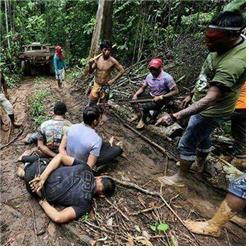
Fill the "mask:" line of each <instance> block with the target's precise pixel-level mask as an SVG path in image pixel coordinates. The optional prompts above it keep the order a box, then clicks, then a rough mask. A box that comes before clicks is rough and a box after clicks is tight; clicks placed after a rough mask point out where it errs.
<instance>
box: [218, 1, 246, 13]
mask: <svg viewBox="0 0 249 249" xmlns="http://www.w3.org/2000/svg"><path fill="white" fill-rule="evenodd" d="M245 5H246V0H232V1H231V2H230V3H229V4H227V5H226V6H225V7H224V9H223V10H224V11H233V10H241V9H242V8H243V7H244V6H245Z"/></svg>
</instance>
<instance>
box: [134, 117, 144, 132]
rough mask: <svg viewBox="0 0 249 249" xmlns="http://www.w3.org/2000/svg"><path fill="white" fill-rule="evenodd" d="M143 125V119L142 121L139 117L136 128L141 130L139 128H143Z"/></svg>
mask: <svg viewBox="0 0 249 249" xmlns="http://www.w3.org/2000/svg"><path fill="white" fill-rule="evenodd" d="M144 126H145V123H144V121H143V120H142V119H140V121H139V122H138V124H137V126H136V128H137V129H138V130H141V129H143V128H144Z"/></svg>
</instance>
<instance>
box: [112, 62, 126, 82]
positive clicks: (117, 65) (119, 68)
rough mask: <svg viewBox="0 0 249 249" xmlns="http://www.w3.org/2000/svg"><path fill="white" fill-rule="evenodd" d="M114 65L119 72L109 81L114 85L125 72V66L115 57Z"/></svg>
mask: <svg viewBox="0 0 249 249" xmlns="http://www.w3.org/2000/svg"><path fill="white" fill-rule="evenodd" d="M112 61H113V63H114V67H115V68H116V69H117V70H118V74H117V75H116V76H115V77H114V78H113V79H111V80H109V81H108V85H110V86H111V85H112V84H113V83H114V82H115V81H116V80H118V79H119V78H120V77H121V76H122V75H123V74H124V72H125V70H124V67H123V66H122V65H121V64H120V63H119V62H118V61H117V60H116V59H114V58H112Z"/></svg>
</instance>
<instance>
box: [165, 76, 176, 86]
mask: <svg viewBox="0 0 249 249" xmlns="http://www.w3.org/2000/svg"><path fill="white" fill-rule="evenodd" d="M165 85H166V86H167V87H168V88H169V90H172V89H173V88H174V87H175V86H176V83H175V80H174V78H173V77H172V76H171V75H169V74H168V75H167V78H166V79H165Z"/></svg>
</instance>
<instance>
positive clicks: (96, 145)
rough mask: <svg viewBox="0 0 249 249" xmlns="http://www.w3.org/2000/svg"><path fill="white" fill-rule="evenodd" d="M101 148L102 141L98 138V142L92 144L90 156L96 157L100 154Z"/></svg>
mask: <svg viewBox="0 0 249 249" xmlns="http://www.w3.org/2000/svg"><path fill="white" fill-rule="evenodd" d="M101 146H102V139H101V138H98V140H97V141H96V142H95V143H94V144H93V146H92V148H91V151H90V154H92V155H94V156H96V157H98V156H99V154H100V150H101Z"/></svg>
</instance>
